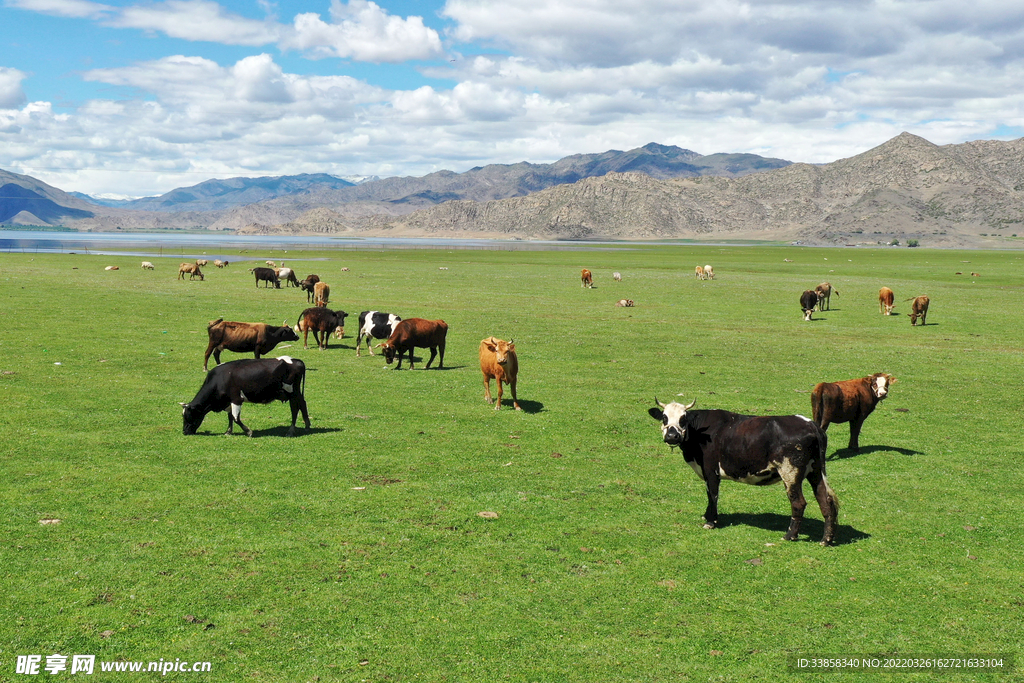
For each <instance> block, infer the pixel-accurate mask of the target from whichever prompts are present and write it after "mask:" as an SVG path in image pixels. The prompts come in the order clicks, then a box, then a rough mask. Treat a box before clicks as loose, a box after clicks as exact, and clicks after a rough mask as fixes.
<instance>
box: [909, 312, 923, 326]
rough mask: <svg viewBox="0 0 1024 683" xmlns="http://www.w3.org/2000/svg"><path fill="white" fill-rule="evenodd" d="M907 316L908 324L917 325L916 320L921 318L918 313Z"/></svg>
mask: <svg viewBox="0 0 1024 683" xmlns="http://www.w3.org/2000/svg"><path fill="white" fill-rule="evenodd" d="M907 315H909V316H910V324H911V325H917V319H918V318H919V317H921V314H920V313H918V312H917V311H914V312H913V313H907Z"/></svg>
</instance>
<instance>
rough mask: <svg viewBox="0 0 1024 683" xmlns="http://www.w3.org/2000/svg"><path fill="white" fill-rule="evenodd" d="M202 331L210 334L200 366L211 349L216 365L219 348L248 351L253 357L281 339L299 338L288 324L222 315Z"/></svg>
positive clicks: (283, 340) (284, 340) (297, 339)
mask: <svg viewBox="0 0 1024 683" xmlns="http://www.w3.org/2000/svg"><path fill="white" fill-rule="evenodd" d="M206 334H207V336H208V337H209V338H210V343H209V344H208V345H207V346H206V355H205V356H204V357H203V370H206V366H207V364H208V363H209V361H210V354H211V353H212V354H213V360H214V361H215V362H216V363H217V365H220V352H221V351H223V350H224V349H227V350H228V351H234V352H235V353H249V352H250V351H252V352H253V353H254V354H255V357H256V358H259V357H260V356H261V355H262V354H265V353H270V352H271V351H272V350H273V349H274V347H275V346H277V345H278V344H280V343H281V342H286V341H299V335H297V334H296V333H295V332H294V331H293V330H292V328H290V327H288V325H282V326H281V327H277V326H275V325H267V324H266V323H240V322H234V321H230V320H224V319H223V318H217V319H216V320H211V321H210V324H209V325H207V326H206Z"/></svg>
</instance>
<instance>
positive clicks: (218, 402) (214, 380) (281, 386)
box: [181, 356, 309, 436]
mask: <svg viewBox="0 0 1024 683" xmlns="http://www.w3.org/2000/svg"><path fill="white" fill-rule="evenodd" d="M305 385H306V366H305V365H304V364H303V362H302V361H301V360H299V359H298V358H289V357H288V356H281V357H280V358H262V359H260V360H250V359H245V360H233V361H231V362H230V363H224V365H218V366H217V367H215V368H214V369H213V370H210V372H208V373H207V375H206V379H205V380H204V381H203V386H202V387H201V388H200V389H199V393H197V394H196V397H195V398H193V399H192V401H191V402H189V403H182V404H181V405H182V411H181V417H182V429H181V433H182V434H185V435H189V434H195V433H196V431H197V430H198V429H199V426H200V425H201V424H203V419H204V418H205V417H206V416H207V414H209V413H211V412H216V413H219V412H221V411H223V410H228V409H230V410H228V431H227V432H225V433H226V434H231V433H233V431H234V425H235V423H236V422H237V423H238V426H239V427H241V428H242V431H243V432H245V434H246V436H252V430H251V429H249V428H248V427H246V426H245V425H244V424H242V419H241V418H242V404H243V403H245V402H246V401H249V402H250V403H271V402H273V401H288V403H289V404H290V405H291V409H292V425H291V427H290V428H289V429H288V436H294V435H295V421H296V420H297V419H298V416H299V411H302V421H303V422H304V423H305V425H306V429H309V413H308V412H307V410H306V399H305V397H304V396H303V392H304V390H305Z"/></svg>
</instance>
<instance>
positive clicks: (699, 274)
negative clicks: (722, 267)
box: [693, 266, 707, 280]
mask: <svg viewBox="0 0 1024 683" xmlns="http://www.w3.org/2000/svg"><path fill="white" fill-rule="evenodd" d="M693 276H694V277H695V278H697V279H698V280H706V279H707V276H705V275H704V268H703V267H702V266H697V267H696V268H694V269H693Z"/></svg>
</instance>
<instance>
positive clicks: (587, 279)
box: [580, 268, 594, 289]
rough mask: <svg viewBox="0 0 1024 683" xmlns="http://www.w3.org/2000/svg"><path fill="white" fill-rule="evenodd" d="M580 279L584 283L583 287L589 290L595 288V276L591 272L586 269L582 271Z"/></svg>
mask: <svg viewBox="0 0 1024 683" xmlns="http://www.w3.org/2000/svg"><path fill="white" fill-rule="evenodd" d="M580 279H581V280H582V281H583V284H582V285H580V286H581V287H587V288H588V289H589V288H590V287H593V286H594V276H593V275H591V274H590V271H589V270H587V269H586V268H584V269H583V270H581V271H580Z"/></svg>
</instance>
